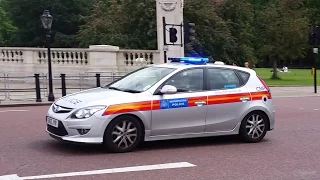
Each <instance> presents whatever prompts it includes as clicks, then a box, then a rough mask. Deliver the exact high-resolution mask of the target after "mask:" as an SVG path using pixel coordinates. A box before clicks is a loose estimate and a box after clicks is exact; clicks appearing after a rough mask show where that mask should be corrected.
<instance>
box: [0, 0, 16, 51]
mask: <svg viewBox="0 0 320 180" xmlns="http://www.w3.org/2000/svg"><path fill="white" fill-rule="evenodd" d="M3 5H4V1H3V0H2V1H0V46H5V45H6V44H8V43H9V41H10V40H11V34H12V33H13V32H14V31H15V30H16V28H15V27H14V26H13V25H12V22H11V20H10V19H9V17H8V15H7V12H5V10H4V8H3Z"/></svg>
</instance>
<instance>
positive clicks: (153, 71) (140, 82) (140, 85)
mask: <svg viewBox="0 0 320 180" xmlns="http://www.w3.org/2000/svg"><path fill="white" fill-rule="evenodd" d="M174 70H175V68H167V67H155V66H150V67H144V68H141V69H139V70H137V71H134V72H133V73H131V74H128V75H126V76H125V77H123V78H121V79H119V80H117V81H115V82H113V83H111V84H109V85H107V86H105V88H109V89H114V90H118V91H125V92H131V93H139V92H143V91H146V90H148V89H149V88H151V87H152V86H153V85H154V84H156V83H157V82H158V81H160V80H161V79H162V78H164V77H165V76H167V75H168V74H170V73H171V72H173V71H174Z"/></svg>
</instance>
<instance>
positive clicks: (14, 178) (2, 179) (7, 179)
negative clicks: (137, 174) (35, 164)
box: [0, 162, 196, 180]
mask: <svg viewBox="0 0 320 180" xmlns="http://www.w3.org/2000/svg"><path fill="white" fill-rule="evenodd" d="M194 166H196V165H194V164H191V163H188V162H178V163H167V164H155V165H146V166H133V167H124V168H113V169H102V170H93V171H80V172H70V173H61V174H48V175H40V176H27V177H19V176H18V175H16V174H12V175H6V176H0V180H26V179H44V178H58V177H70V176H85V175H96V174H110V173H120V172H133V171H149V170H159V169H173V168H186V167H194Z"/></svg>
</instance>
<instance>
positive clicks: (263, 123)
mask: <svg viewBox="0 0 320 180" xmlns="http://www.w3.org/2000/svg"><path fill="white" fill-rule="evenodd" d="M267 131H268V118H267V117H266V115H264V114H263V113H261V112H259V111H255V112H251V113H249V114H248V115H247V116H246V117H245V118H244V119H243V120H242V122H241V126H240V131H239V135H240V137H241V140H243V141H245V142H250V143H255V142H259V141H261V140H262V139H263V138H264V137H265V135H266V133H267Z"/></svg>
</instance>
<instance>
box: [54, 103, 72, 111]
mask: <svg viewBox="0 0 320 180" xmlns="http://www.w3.org/2000/svg"><path fill="white" fill-rule="evenodd" d="M72 110H73V109H72V108H68V107H63V106H58V105H56V104H53V105H52V111H53V112H55V113H68V112H71V111H72Z"/></svg>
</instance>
